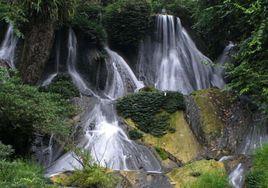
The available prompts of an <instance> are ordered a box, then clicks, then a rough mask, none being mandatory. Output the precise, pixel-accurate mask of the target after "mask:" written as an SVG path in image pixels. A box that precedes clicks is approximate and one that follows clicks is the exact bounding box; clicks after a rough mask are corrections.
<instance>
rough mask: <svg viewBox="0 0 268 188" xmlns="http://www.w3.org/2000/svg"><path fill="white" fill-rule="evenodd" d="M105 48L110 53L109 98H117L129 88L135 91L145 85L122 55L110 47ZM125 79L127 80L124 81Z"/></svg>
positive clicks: (108, 59)
mask: <svg viewBox="0 0 268 188" xmlns="http://www.w3.org/2000/svg"><path fill="white" fill-rule="evenodd" d="M105 50H106V52H107V54H108V58H106V66H107V70H108V76H107V82H106V95H108V96H109V98H111V99H116V98H118V97H122V96H123V95H124V94H126V93H127V92H128V90H130V91H135V90H139V89H141V88H143V87H144V84H143V82H141V81H139V80H138V79H137V78H136V76H135V74H134V73H133V71H132V70H131V69H130V67H129V66H128V64H127V63H126V61H125V60H124V59H123V58H122V57H121V56H120V55H118V54H117V53H116V52H114V51H112V50H110V49H109V48H108V47H106V48H105ZM110 70H113V71H110ZM123 80H124V81H125V82H123ZM131 87H132V88H131ZM118 92H119V93H118ZM120 92H121V93H120Z"/></svg>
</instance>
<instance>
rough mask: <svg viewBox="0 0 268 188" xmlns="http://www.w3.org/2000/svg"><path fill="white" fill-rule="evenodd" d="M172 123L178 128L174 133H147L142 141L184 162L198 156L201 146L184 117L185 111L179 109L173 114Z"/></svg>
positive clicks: (172, 125)
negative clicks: (160, 134)
mask: <svg viewBox="0 0 268 188" xmlns="http://www.w3.org/2000/svg"><path fill="white" fill-rule="evenodd" d="M170 124H171V127H173V128H175V129H176V131H175V132H174V133H170V132H168V133H167V134H165V135H164V136H162V137H155V136H152V135H150V134H145V135H144V136H143V138H142V141H143V142H144V143H145V144H148V145H151V146H154V147H158V148H161V149H163V150H164V151H166V152H167V153H169V154H171V155H172V156H173V157H175V158H176V159H178V160H179V161H181V162H183V163H186V162H189V161H191V160H193V159H194V158H196V157H197V155H198V152H199V151H200V150H201V146H200V145H199V143H198V142H197V140H196V138H195V136H194V134H193V133H192V131H191V129H190V127H189V125H188V123H187V122H186V120H185V119H184V114H183V112H182V111H178V112H175V113H174V114H172V115H171V116H170Z"/></svg>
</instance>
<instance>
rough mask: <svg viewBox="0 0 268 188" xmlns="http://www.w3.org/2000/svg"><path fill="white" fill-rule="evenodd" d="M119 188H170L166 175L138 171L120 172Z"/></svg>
mask: <svg viewBox="0 0 268 188" xmlns="http://www.w3.org/2000/svg"><path fill="white" fill-rule="evenodd" d="M119 174H120V176H121V177H122V180H121V182H120V185H119V187H120V188H171V187H172V186H171V184H170V182H169V179H168V177H167V176H166V175H164V174H160V173H148V172H140V171H120V172H119Z"/></svg>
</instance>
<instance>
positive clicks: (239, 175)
mask: <svg viewBox="0 0 268 188" xmlns="http://www.w3.org/2000/svg"><path fill="white" fill-rule="evenodd" d="M244 171H245V170H244V167H243V165H242V164H241V163H239V164H238V165H237V167H236V168H235V169H234V171H232V172H231V174H230V175H229V183H230V184H231V185H232V187H234V188H241V187H242V186H243V184H244V178H245V177H244V175H245V174H244Z"/></svg>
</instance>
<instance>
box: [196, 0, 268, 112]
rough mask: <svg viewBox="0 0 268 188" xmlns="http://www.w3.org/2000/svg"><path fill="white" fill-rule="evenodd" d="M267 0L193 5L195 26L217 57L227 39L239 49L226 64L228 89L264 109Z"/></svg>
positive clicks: (267, 57)
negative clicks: (227, 64)
mask: <svg viewBox="0 0 268 188" xmlns="http://www.w3.org/2000/svg"><path fill="white" fill-rule="evenodd" d="M267 7H268V2H267V1H266V0H240V1H237V0H225V1H199V4H198V6H197V7H196V8H195V9H193V10H192V11H193V17H194V20H195V25H194V28H195V29H196V30H197V31H198V32H199V33H200V35H201V36H202V37H203V38H204V39H205V41H206V42H207V45H208V47H209V48H208V52H209V55H210V56H211V57H213V58H215V57H217V56H218V55H219V53H220V51H221V50H222V48H223V46H224V45H226V44H227V42H228V41H234V42H235V43H236V44H237V47H238V50H237V53H236V54H235V57H234V60H233V62H232V64H229V68H228V70H227V71H228V72H227V75H228V80H229V82H230V83H229V84H228V86H229V89H230V90H232V91H235V92H236V93H237V95H238V96H241V95H246V96H249V97H250V99H251V101H252V102H253V103H255V104H256V105H257V106H258V107H259V108H261V109H262V110H264V111H266V112H267V109H268V106H267V105H268V48H267V46H268V34H267V33H268V32H267V31H268V20H267V17H268V13H267V12H268V11H267Z"/></svg>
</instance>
